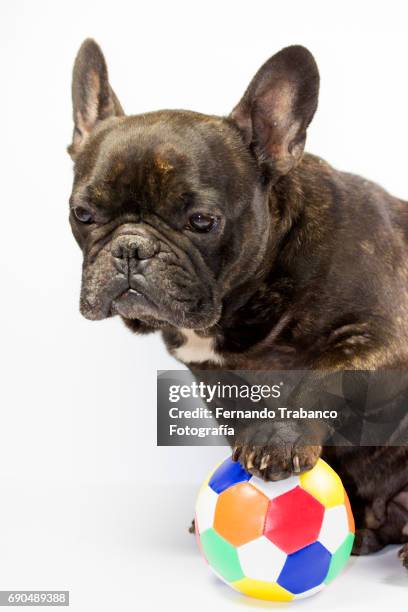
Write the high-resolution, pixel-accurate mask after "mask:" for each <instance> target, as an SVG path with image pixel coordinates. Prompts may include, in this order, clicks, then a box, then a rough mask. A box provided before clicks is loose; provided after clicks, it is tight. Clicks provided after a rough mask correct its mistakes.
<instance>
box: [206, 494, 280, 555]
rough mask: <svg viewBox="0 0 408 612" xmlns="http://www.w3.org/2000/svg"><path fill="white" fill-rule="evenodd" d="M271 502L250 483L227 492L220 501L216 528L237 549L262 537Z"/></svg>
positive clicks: (221, 496) (221, 495) (216, 511)
mask: <svg viewBox="0 0 408 612" xmlns="http://www.w3.org/2000/svg"><path fill="white" fill-rule="evenodd" d="M268 503H269V499H268V498H267V497H266V496H265V495H264V494H263V493H260V491H258V490H257V489H255V487H253V486H252V485H250V484H248V483H247V482H241V483H239V484H236V485H234V486H233V487H230V488H229V489H226V490H225V491H223V492H222V493H221V494H220V496H219V498H218V501H217V506H216V508H215V517H214V529H215V530H216V531H217V532H218V533H219V534H220V536H222V537H223V538H225V539H226V540H227V541H228V542H230V543H231V544H233V545H234V546H242V544H246V543H247V542H250V541H251V540H254V539H255V538H258V537H259V536H261V535H262V532H263V528H264V522H265V515H266V511H267V508H268Z"/></svg>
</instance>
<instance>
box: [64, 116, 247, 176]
mask: <svg viewBox="0 0 408 612" xmlns="http://www.w3.org/2000/svg"><path fill="white" fill-rule="evenodd" d="M239 140H240V139H239V137H238V136H237V134H236V133H235V131H234V130H233V129H232V128H231V126H230V125H228V123H227V122H225V120H223V119H222V118H219V117H211V116H206V115H200V114H198V113H191V112H188V111H160V112H156V113H148V114H146V115H137V116H134V117H121V118H113V119H111V120H109V121H107V122H104V124H101V126H100V127H99V128H98V129H97V130H95V133H94V134H93V135H92V136H91V139H90V141H89V143H88V144H87V146H86V147H84V150H83V152H82V154H81V155H80V156H79V158H78V160H77V165H76V175H77V178H79V179H80V180H87V181H89V182H95V181H96V182H97V181H98V180H103V181H105V182H110V183H118V182H124V183H126V182H127V181H135V180H136V181H137V179H142V178H144V179H145V180H147V179H149V177H150V178H155V179H157V180H159V179H160V178H162V179H166V180H169V178H170V177H171V176H176V175H177V176H178V177H179V178H181V177H184V178H185V179H186V180H192V181H195V182H199V183H202V184H203V185H204V186H205V184H206V183H208V182H210V183H211V184H214V178H215V174H216V170H217V169H218V170H219V165H220V161H221V160H222V163H223V165H224V168H225V169H226V170H229V171H231V170H232V169H233V168H234V167H236V166H239V156H237V154H236V152H237V149H238V147H237V144H238V143H239ZM237 141H238V142H237Z"/></svg>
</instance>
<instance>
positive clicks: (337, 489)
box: [299, 459, 344, 508]
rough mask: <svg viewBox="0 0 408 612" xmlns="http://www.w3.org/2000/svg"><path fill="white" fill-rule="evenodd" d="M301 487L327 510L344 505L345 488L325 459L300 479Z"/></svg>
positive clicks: (320, 460)
mask: <svg viewBox="0 0 408 612" xmlns="http://www.w3.org/2000/svg"><path fill="white" fill-rule="evenodd" d="M299 480H300V486H301V487H302V489H305V491H307V492H308V493H310V494H311V495H313V497H315V498H316V499H318V500H319V501H320V502H321V503H322V504H323V505H324V506H326V508H332V507H333V506H338V505H339V504H343V503H344V487H343V484H342V482H341V480H340V477H339V476H338V475H337V474H336V472H335V471H334V470H333V469H332V468H331V467H330V466H329V465H327V463H326V462H325V461H323V459H319V461H318V462H317V463H316V465H315V466H314V468H313V469H312V470H309V471H308V472H304V473H303V474H301V475H300V477H299Z"/></svg>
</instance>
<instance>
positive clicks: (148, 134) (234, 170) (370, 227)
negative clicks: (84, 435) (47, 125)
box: [70, 41, 408, 566]
mask: <svg viewBox="0 0 408 612" xmlns="http://www.w3.org/2000/svg"><path fill="white" fill-rule="evenodd" d="M318 84H319V77H318V72H317V68H316V65H315V63H314V60H313V58H312V56H311V55H310V53H309V52H307V51H306V50H305V49H303V48H302V47H289V48H287V49H284V50H283V51H281V52H280V53H278V54H277V55H275V56H274V57H272V58H271V59H270V60H269V61H268V62H267V63H266V64H265V65H264V66H263V67H262V68H261V69H260V71H259V72H258V73H257V75H256V76H255V77H254V79H253V81H252V82H251V84H250V86H249V88H248V89H247V91H246V92H245V94H244V97H243V98H242V100H241V102H240V103H239V104H238V105H237V107H236V108H235V109H234V111H233V112H232V114H231V115H230V116H229V117H227V118H222V117H209V116H206V115H200V114H198V113H192V112H187V111H160V112H155V113H149V114H146V115H140V116H134V117H125V116H124V114H123V110H122V108H121V106H120V104H119V102H118V100H117V98H116V96H115V94H114V93H113V91H112V89H111V87H110V85H109V82H108V77H107V70H106V65H105V62H104V59H103V56H102V54H101V52H100V50H99V48H98V47H97V45H96V44H95V43H94V42H93V41H86V42H85V43H84V45H83V46H82V47H81V50H80V52H79V54H78V58H77V61H76V64H75V68H74V81H73V102H74V121H75V131H74V139H73V143H72V145H71V147H70V153H71V155H72V156H73V158H74V159H75V181H74V188H73V192H72V196H71V217H70V220H71V224H72V228H73V232H74V235H75V237H76V239H77V241H78V242H79V244H80V246H81V248H82V249H83V252H84V269H83V283H82V293H81V311H82V313H83V314H84V315H85V316H87V317H88V318H90V319H101V318H105V317H108V316H112V315H115V314H119V315H120V316H121V317H122V318H123V319H124V321H125V323H126V324H127V325H128V326H129V327H130V328H131V329H132V330H134V331H137V332H149V331H154V330H157V329H160V330H161V331H162V334H163V337H164V340H165V342H166V345H167V347H168V349H169V350H170V352H171V353H172V354H173V355H174V356H175V357H177V358H178V359H180V360H181V361H183V363H186V364H187V365H188V366H189V367H191V368H193V369H194V368H198V367H199V368H200V369H206V368H220V367H221V368H224V369H229V370H233V369H241V370H256V369H262V370H265V369H270V370H274V369H281V370H283V369H306V370H309V369H310V370H322V369H328V370H331V371H332V370H341V369H363V370H364V369H377V368H397V367H398V368H404V367H406V365H407V364H408V291H407V287H408V203H406V202H403V201H401V200H398V199H396V198H393V197H392V196H390V195H389V194H387V193H386V192H385V191H384V190H383V189H381V188H380V187H378V186H377V185H374V184H373V183H370V182H368V181H365V180H363V179H361V178H359V177H356V176H353V175H350V174H345V173H341V172H337V171H335V170H333V169H332V168H331V167H330V166H329V165H328V164H327V163H326V162H324V161H323V160H321V159H318V158H316V157H313V156H311V155H304V154H303V147H304V142H305V137H306V129H307V127H308V125H309V123H310V121H311V119H312V117H313V114H314V112H315V109H316V106H317V96H318ZM260 427H261V426H259V425H258V426H254V427H253V428H249V429H247V430H245V431H243V432H240V434H239V435H238V437H237V439H236V440H235V447H234V457H235V459H236V460H240V461H241V462H242V463H243V464H244V466H245V467H246V468H247V469H249V470H250V471H252V472H254V473H257V474H259V475H261V476H262V477H264V478H267V479H269V478H278V477H285V476H287V475H289V474H290V473H291V472H292V471H297V470H302V469H308V468H310V467H312V466H313V465H314V463H315V461H316V460H317V458H318V457H319V456H320V454H321V452H322V449H321V447H320V446H302V444H301V439H300V438H299V439H298V438H296V437H294V438H293V439H292V438H288V440H287V441H286V444H285V445H284V447H280V446H278V445H277V442H276V439H275V440H274V431H273V427H272V426H268V425H262V429H261V430H260ZM323 455H324V456H325V457H327V458H328V460H329V462H330V463H331V465H333V467H334V468H335V469H336V470H337V471H338V472H339V473H340V475H341V476H342V478H343V480H344V482H345V483H346V486H347V488H348V490H349V491H350V493H351V497H352V505H353V509H354V511H355V514H356V519H357V525H358V535H357V538H356V546H355V552H360V553H365V552H370V551H373V550H378V549H379V548H381V547H382V546H384V545H385V544H387V543H391V542H394V543H405V542H408V449H407V448H405V447H392V446H390V447H386V448H380V447H375V448H374V447H366V448H354V449H346V448H343V449H341V448H329V447H328V448H325V449H323ZM402 556H403V558H404V562H405V563H406V564H407V566H408V546H406V547H404V549H403V552H402Z"/></svg>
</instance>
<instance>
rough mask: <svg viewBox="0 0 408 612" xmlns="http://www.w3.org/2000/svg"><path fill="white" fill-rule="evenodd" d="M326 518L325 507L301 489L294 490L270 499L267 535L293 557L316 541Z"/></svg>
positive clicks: (267, 515) (266, 526)
mask: <svg viewBox="0 0 408 612" xmlns="http://www.w3.org/2000/svg"><path fill="white" fill-rule="evenodd" d="M323 515H324V506H323V505H322V504H321V503H320V502H319V501H317V499H315V498H314V497H312V495H310V494H309V493H307V492H306V491H304V490H303V489H301V488H300V487H295V488H294V489H292V491H288V493H284V495H280V496H279V497H275V498H274V499H271V500H270V502H269V505H268V510H267V513H266V518H265V527H264V535H265V536H266V537H267V538H269V540H271V542H273V543H274V544H275V545H276V546H278V547H279V548H280V549H281V550H283V551H284V552H285V553H287V554H288V555H290V554H291V553H294V552H296V551H297V550H299V549H301V548H304V547H305V546H308V545H309V544H312V543H313V542H315V541H316V540H317V538H318V536H319V532H320V528H321V526H322V521H323Z"/></svg>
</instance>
